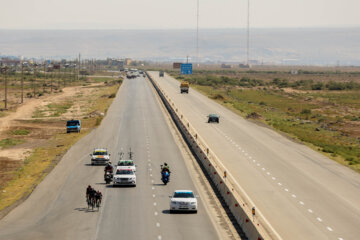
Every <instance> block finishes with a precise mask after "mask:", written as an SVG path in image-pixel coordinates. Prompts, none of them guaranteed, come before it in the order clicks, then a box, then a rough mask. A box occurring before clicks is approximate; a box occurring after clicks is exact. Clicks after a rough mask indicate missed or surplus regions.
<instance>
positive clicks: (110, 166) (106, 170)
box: [104, 161, 114, 174]
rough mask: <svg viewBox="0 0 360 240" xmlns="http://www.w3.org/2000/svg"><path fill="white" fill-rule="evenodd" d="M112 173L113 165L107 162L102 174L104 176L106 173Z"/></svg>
mask: <svg viewBox="0 0 360 240" xmlns="http://www.w3.org/2000/svg"><path fill="white" fill-rule="evenodd" d="M113 171H114V167H113V165H112V164H111V162H110V161H109V162H108V163H107V164H106V166H105V168H104V172H105V174H106V172H111V173H113Z"/></svg>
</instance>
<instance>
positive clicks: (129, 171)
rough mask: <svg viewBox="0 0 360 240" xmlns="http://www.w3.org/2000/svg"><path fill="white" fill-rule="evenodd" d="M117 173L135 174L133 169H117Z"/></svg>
mask: <svg viewBox="0 0 360 240" xmlns="http://www.w3.org/2000/svg"><path fill="white" fill-rule="evenodd" d="M116 174H120V175H133V174H134V173H133V171H132V170H130V169H118V170H117V171H116Z"/></svg>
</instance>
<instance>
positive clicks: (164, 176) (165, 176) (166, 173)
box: [160, 165, 170, 185]
mask: <svg viewBox="0 0 360 240" xmlns="http://www.w3.org/2000/svg"><path fill="white" fill-rule="evenodd" d="M160 167H161V181H162V182H163V183H164V184H165V185H166V184H167V183H168V182H169V181H170V172H169V171H166V170H163V168H162V165H160Z"/></svg>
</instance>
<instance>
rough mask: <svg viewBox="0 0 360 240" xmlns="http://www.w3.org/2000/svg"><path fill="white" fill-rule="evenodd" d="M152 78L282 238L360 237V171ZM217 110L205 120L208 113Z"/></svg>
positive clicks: (169, 79)
mask: <svg viewBox="0 0 360 240" xmlns="http://www.w3.org/2000/svg"><path fill="white" fill-rule="evenodd" d="M150 75H151V76H153V79H154V80H155V81H156V82H157V83H158V84H159V85H160V87H161V88H162V89H163V90H164V91H165V92H166V93H167V95H168V96H169V97H170V98H171V99H172V100H173V102H174V103H175V105H176V106H177V107H178V108H179V110H180V112H181V113H182V114H183V115H184V116H185V118H187V119H188V120H189V122H190V124H192V126H193V127H194V128H195V129H196V130H197V131H198V133H199V135H200V136H201V137H202V138H203V139H204V140H205V141H206V142H207V144H208V145H209V146H210V149H211V150H212V151H214V152H215V154H216V155H217V156H218V157H219V159H220V160H221V161H222V162H223V164H224V165H225V167H226V168H227V169H228V170H229V171H230V172H231V174H232V175H233V176H234V177H235V178H236V180H237V182H238V183H239V184H240V185H241V187H242V188H243V189H244V190H245V191H246V193H247V194H248V195H249V196H250V198H251V199H252V201H253V202H254V203H255V205H256V208H257V209H258V210H260V211H261V212H262V214H263V215H264V216H265V218H266V219H267V220H268V221H269V222H270V223H271V225H272V227H273V228H274V229H275V230H276V231H277V232H278V233H279V234H280V236H281V237H282V238H283V239H317V240H318V239H339V240H341V239H344V240H345V239H354V240H355V239H359V238H360V237H359V236H360V175H359V174H358V173H356V172H354V171H352V170H350V169H348V168H346V167H344V166H342V165H339V164H338V163H336V162H334V161H332V160H330V159H328V158H326V157H324V156H323V155H321V154H319V153H317V152H315V151H313V150H311V149H310V148H308V147H306V146H305V145H302V144H299V143H295V142H294V141H292V140H289V139H288V138H286V137H284V136H282V135H280V134H278V133H276V132H275V131H273V130H271V129H269V128H266V127H261V126H259V125H256V124H254V123H252V122H250V121H247V120H244V119H243V118H242V117H240V116H238V115H236V114H235V113H233V112H231V111H230V110H228V109H226V108H225V107H223V106H221V105H220V104H218V103H216V102H214V101H212V100H210V99H209V98H207V97H205V96H204V95H202V94H200V93H199V92H197V91H195V90H194V89H192V88H191V87H190V90H189V94H180V87H179V86H180V83H179V82H178V81H177V80H175V79H174V78H172V77H170V76H169V75H167V74H165V77H161V78H160V77H159V73H158V72H151V73H150ZM210 113H217V114H219V115H220V124H208V123H207V115H208V114H210Z"/></svg>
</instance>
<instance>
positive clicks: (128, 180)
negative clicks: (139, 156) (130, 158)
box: [113, 166, 136, 187]
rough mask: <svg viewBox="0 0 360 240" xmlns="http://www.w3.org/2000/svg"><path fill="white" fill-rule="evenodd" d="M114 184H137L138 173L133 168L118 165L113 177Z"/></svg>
mask: <svg viewBox="0 0 360 240" xmlns="http://www.w3.org/2000/svg"><path fill="white" fill-rule="evenodd" d="M113 185H130V186H134V187H135V186H136V175H135V172H134V171H133V170H131V169H127V168H123V167H121V166H118V167H116V172H115V175H114V178H113Z"/></svg>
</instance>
